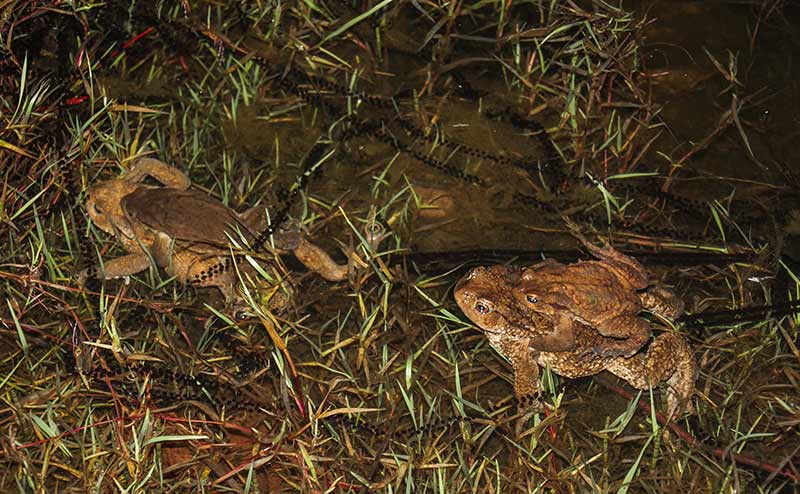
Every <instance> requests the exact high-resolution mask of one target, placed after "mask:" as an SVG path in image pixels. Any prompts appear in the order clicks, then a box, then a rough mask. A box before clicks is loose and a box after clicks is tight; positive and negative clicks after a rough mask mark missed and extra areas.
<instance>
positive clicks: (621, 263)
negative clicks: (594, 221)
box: [514, 228, 683, 357]
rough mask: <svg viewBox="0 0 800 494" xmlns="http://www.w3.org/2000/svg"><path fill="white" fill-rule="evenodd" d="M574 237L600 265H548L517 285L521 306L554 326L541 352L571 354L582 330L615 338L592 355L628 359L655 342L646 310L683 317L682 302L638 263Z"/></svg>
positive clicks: (534, 269) (538, 267) (526, 272)
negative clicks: (644, 314) (578, 328)
mask: <svg viewBox="0 0 800 494" xmlns="http://www.w3.org/2000/svg"><path fill="white" fill-rule="evenodd" d="M573 234H574V235H576V236H577V237H578V239H579V240H580V241H581V243H582V244H583V245H584V247H586V248H587V249H588V250H589V251H590V252H591V253H592V254H593V255H594V256H595V257H597V258H598V259H599V260H598V261H579V262H576V263H573V264H566V265H565V264H562V263H560V262H558V261H555V260H552V259H549V260H546V261H543V262H540V263H538V264H535V265H533V266H531V267H529V268H527V269H525V270H524V271H523V272H522V275H521V277H520V278H521V279H520V281H519V283H518V284H516V285H515V287H516V289H515V292H514V293H515V295H516V296H517V298H518V300H519V303H520V304H521V305H524V306H527V308H528V309H529V310H530V311H532V312H534V313H538V314H541V315H542V316H545V317H546V318H548V319H550V320H551V321H552V324H553V328H554V333H553V334H552V335H551V336H550V338H549V341H548V345H547V346H537V347H536V348H537V349H539V350H544V351H564V350H569V349H571V347H572V345H573V343H574V339H575V337H574V334H573V333H574V327H575V326H576V325H578V324H583V325H586V326H588V327H590V328H593V329H596V330H597V331H598V332H599V333H600V335H602V336H606V337H608V338H613V340H610V339H609V340H605V341H604V342H603V345H602V346H599V347H593V348H591V349H590V351H593V352H594V353H597V354H599V355H602V356H606V357H617V356H624V357H629V356H631V355H633V354H634V353H636V352H637V351H638V350H639V349H640V348H641V347H642V345H644V344H645V343H646V342H647V341H648V340H649V339H650V324H649V323H648V322H647V321H646V320H644V319H642V318H641V317H639V315H638V314H639V313H640V312H641V311H642V310H647V311H649V312H652V313H654V314H656V315H658V316H661V317H664V318H666V319H670V320H674V319H675V318H676V317H678V316H680V315H681V314H682V313H683V302H682V301H681V300H680V299H679V298H678V297H676V296H675V295H674V294H673V293H672V292H671V291H669V290H667V289H665V288H662V287H657V286H651V284H650V281H649V275H648V272H647V271H646V270H645V268H644V266H642V265H641V264H640V263H639V262H638V261H637V260H636V259H633V258H632V257H629V256H627V255H625V254H623V253H621V252H619V251H617V250H616V249H614V248H613V247H611V246H610V245H608V244H606V246H605V247H602V248H601V247H598V246H596V245H594V244H592V243H590V242H589V241H588V240H586V239H585V238H584V237H583V236H582V235H580V234H579V233H577V232H576V231H575V230H574V228H573Z"/></svg>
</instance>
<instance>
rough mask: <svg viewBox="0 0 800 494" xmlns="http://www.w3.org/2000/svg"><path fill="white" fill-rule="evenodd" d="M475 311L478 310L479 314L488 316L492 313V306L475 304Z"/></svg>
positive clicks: (481, 303) (480, 303)
mask: <svg viewBox="0 0 800 494" xmlns="http://www.w3.org/2000/svg"><path fill="white" fill-rule="evenodd" d="M475 310H477V311H478V313H479V314H484V315H486V314H488V313H490V312H492V306H491V305H489V304H487V303H484V302H478V303H476V304H475Z"/></svg>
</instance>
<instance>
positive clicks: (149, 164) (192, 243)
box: [80, 158, 347, 302]
mask: <svg viewBox="0 0 800 494" xmlns="http://www.w3.org/2000/svg"><path fill="white" fill-rule="evenodd" d="M147 177H151V178H153V179H155V180H156V181H158V182H159V183H161V184H163V186H155V185H148V184H145V183H144V180H145V179H146V178H147ZM190 186H191V182H190V180H189V177H187V176H186V174H184V173H183V172H181V171H180V170H178V169H177V168H175V167H172V166H169V165H167V164H166V163H163V162H161V161H159V160H156V159H152V158H143V159H140V160H138V161H137V162H136V163H135V164H134V166H133V167H132V168H131V170H130V171H129V172H128V173H127V174H126V175H124V176H123V177H121V178H115V179H111V180H106V181H103V182H100V183H99V184H96V185H94V186H92V187H91V188H90V189H89V191H88V194H87V200H86V210H87V212H88V214H89V217H90V218H91V220H92V222H93V223H94V224H95V225H96V226H97V227H98V228H100V229H101V230H103V231H105V232H107V233H110V234H112V235H114V236H115V237H116V238H117V240H118V241H119V242H120V244H122V247H123V248H124V249H125V250H126V251H127V252H128V254H127V255H124V256H121V257H118V258H116V259H112V260H110V261H107V262H105V263H103V265H102V272H101V273H99V275H100V277H101V278H102V279H112V278H119V277H124V276H129V275H132V274H135V273H138V272H140V271H143V270H145V269H147V268H148V267H150V266H151V264H152V265H155V266H158V267H161V268H163V269H164V270H165V271H166V272H167V274H169V275H170V276H174V277H175V279H176V280H178V281H179V282H180V283H185V284H187V283H188V284H191V285H193V286H195V287H209V286H214V287H217V288H219V289H220V291H221V292H222V293H223V295H224V296H225V299H226V301H227V302H231V301H233V300H234V299H235V298H236V291H235V290H234V286H235V282H236V278H237V276H236V270H235V269H233V263H232V259H231V248H232V246H235V244H237V243H238V244H239V245H250V246H253V245H254V243H255V242H256V240H257V239H258V237H259V234H260V232H262V231H264V229H266V228H267V226H268V220H267V215H266V212H265V209H264V208H263V207H254V208H251V209H249V210H247V211H245V212H244V213H241V214H240V213H237V212H236V211H234V210H233V209H231V208H229V207H228V206H226V205H224V204H223V203H221V202H220V201H217V200H216V199H213V198H211V197H209V196H208V195H207V194H205V193H203V192H200V191H197V190H191V189H190ZM273 241H274V243H275V247H276V249H277V250H278V251H279V252H280V251H286V250H290V251H292V252H293V253H294V254H295V255H296V256H297V257H298V259H300V261H301V262H302V263H303V264H305V265H306V266H307V267H309V269H311V270H312V271H315V272H317V273H319V274H320V275H321V276H322V277H323V278H325V279H327V280H330V281H338V280H342V279H345V278H346V277H347V266H339V265H337V264H336V263H335V262H334V261H333V260H332V259H331V258H330V257H329V256H328V255H327V254H326V253H325V252H324V251H323V250H322V249H320V248H319V247H317V246H316V245H314V244H312V243H310V242H309V241H307V240H306V239H304V238H302V236H300V235H299V233H297V232H296V231H295V232H292V231H286V230H281V231H279V232H277V233H276V234H274V235H273ZM237 250H240V249H237ZM246 264H247V263H242V266H245V265H246ZM88 276H89V270H84V271H83V272H82V273H81V275H80V279H81V281H82V282H83V281H85V279H86V278H87V277H88Z"/></svg>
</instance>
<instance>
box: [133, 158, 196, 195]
mask: <svg viewBox="0 0 800 494" xmlns="http://www.w3.org/2000/svg"><path fill="white" fill-rule="evenodd" d="M145 177H153V178H154V179H156V180H158V181H159V182H161V183H162V184H164V185H165V186H167V187H169V188H171V189H178V190H188V189H189V187H190V186H191V185H192V181H191V180H189V177H188V176H186V174H185V173H183V172H182V171H180V170H178V169H177V168H175V167H174V166H170V165H168V164H166V163H164V162H163V161H160V160H157V159H155V158H140V159H139V160H138V161H137V162H136V163H135V164H134V165H133V166H132V167H131V169H130V171H129V172H128V175H127V176H126V178H125V179H126V180H128V181H132V182H141V181H143V180H144V179H145Z"/></svg>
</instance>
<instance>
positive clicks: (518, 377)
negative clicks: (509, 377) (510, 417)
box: [487, 334, 541, 412]
mask: <svg viewBox="0 0 800 494" xmlns="http://www.w3.org/2000/svg"><path fill="white" fill-rule="evenodd" d="M487 336H488V338H489V343H491V345H492V346H493V347H494V348H495V349H496V350H497V351H498V352H499V353H500V354H501V355H503V356H505V357H506V358H507V359H508V360H509V361H510V362H511V367H512V369H513V370H514V395H515V396H516V398H517V405H518V407H519V410H520V411H521V412H524V411H530V410H538V409H539V408H541V401H540V399H539V398H540V395H541V391H540V389H539V365H538V364H537V363H536V357H537V356H538V354H539V353H538V352H537V351H536V350H535V349H533V348H531V347H530V340H528V339H520V338H508V337H502V336H498V335H495V334H487Z"/></svg>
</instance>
